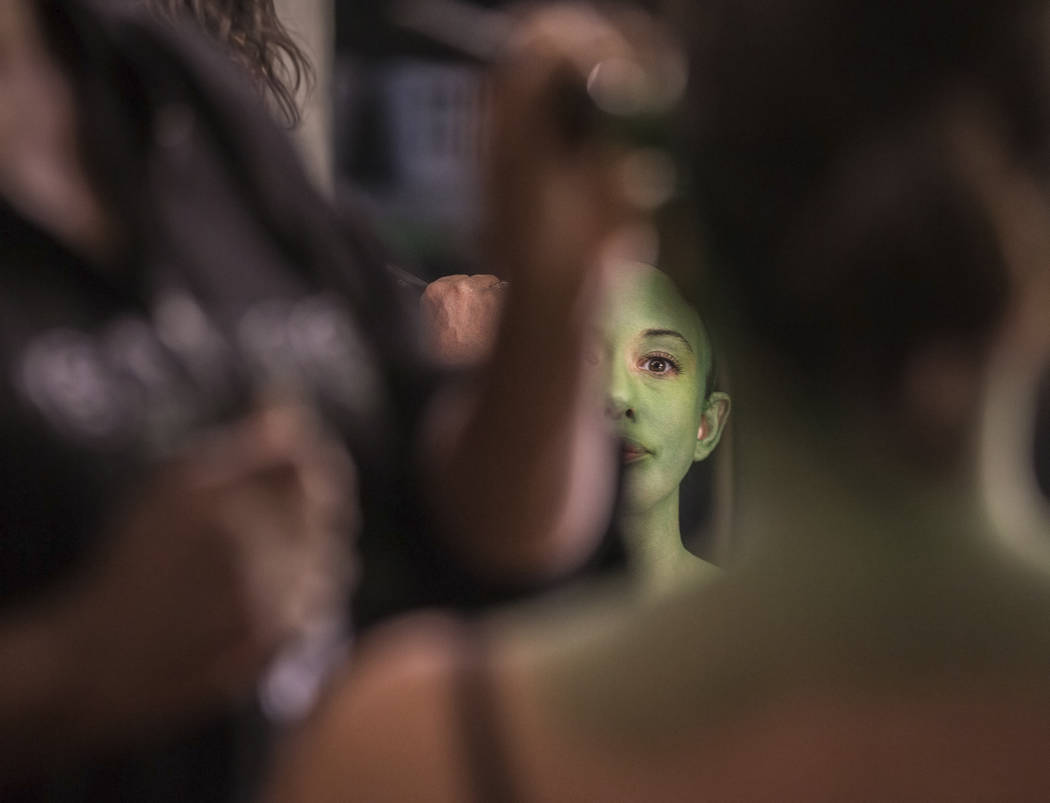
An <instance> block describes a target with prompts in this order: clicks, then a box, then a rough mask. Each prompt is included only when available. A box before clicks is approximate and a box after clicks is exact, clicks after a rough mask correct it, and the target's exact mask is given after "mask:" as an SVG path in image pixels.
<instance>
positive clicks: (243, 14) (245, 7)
mask: <svg viewBox="0 0 1050 803" xmlns="http://www.w3.org/2000/svg"><path fill="white" fill-rule="evenodd" d="M139 2H141V3H142V4H143V5H145V6H146V7H147V8H148V9H149V10H150V11H152V12H153V13H156V14H159V15H161V16H162V17H165V18H167V19H169V20H172V21H176V22H177V21H186V22H189V23H191V24H193V25H195V26H197V27H199V28H200V29H201V30H203V31H204V32H205V33H207V34H208V35H209V36H211V37H212V38H213V39H214V40H215V41H216V42H218V43H220V44H221V45H222V46H224V47H226V48H227V49H228V50H229V52H230V55H231V56H232V57H233V59H234V60H235V61H236V62H237V63H239V64H240V65H241V67H243V68H244V69H245V70H247V72H248V74H249V75H250V76H251V77H252V78H253V79H254V80H255V81H256V82H257V83H258V84H259V86H260V89H262V90H263V91H264V92H265V93H266V94H267V96H268V98H269V100H270V101H271V102H272V103H273V105H274V106H275V107H276V111H277V113H278V116H279V117H280V118H282V119H283V120H285V121H286V122H287V123H288V124H289V125H295V124H297V123H298V122H299V120H300V117H301V115H300V111H299V98H298V94H299V91H300V90H301V89H302V88H303V87H304V86H308V85H309V84H310V82H311V81H312V78H313V68H312V66H311V64H310V61H309V59H308V58H307V57H306V54H305V53H304V52H303V51H302V49H301V48H300V47H299V46H298V45H297V44H296V42H295V40H294V39H293V38H292V36H291V35H290V34H289V33H288V31H287V29H286V28H285V27H284V24H283V23H282V22H281V20H280V18H279V17H278V15H277V10H276V8H275V6H274V0H139Z"/></svg>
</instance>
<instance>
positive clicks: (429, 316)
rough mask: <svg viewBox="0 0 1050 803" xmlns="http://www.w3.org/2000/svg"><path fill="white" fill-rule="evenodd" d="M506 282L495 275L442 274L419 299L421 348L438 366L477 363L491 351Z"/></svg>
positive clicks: (463, 366) (464, 366)
mask: <svg viewBox="0 0 1050 803" xmlns="http://www.w3.org/2000/svg"><path fill="white" fill-rule="evenodd" d="M508 287H509V283H508V282H504V281H502V280H501V279H500V278H499V277H497V276H491V275H488V274H478V275H475V276H465V275H455V276H443V277H442V278H440V279H438V280H437V281H434V282H431V283H430V284H429V285H427V289H426V290H425V291H424V292H423V297H422V299H420V315H421V318H422V321H421V323H422V330H423V338H424V348H425V349H426V351H427V352H428V353H429V354H430V355H431V356H432V357H433V359H434V360H436V361H437V362H438V363H440V364H441V365H445V366H449V367H460V368H466V367H470V366H474V365H477V364H479V363H481V362H482V361H484V359H485V358H486V357H487V356H488V355H489V353H490V352H491V351H492V348H493V346H495V343H496V333H497V331H498V329H499V322H500V313H501V312H502V310H503V303H504V300H505V299H506V295H507V288H508Z"/></svg>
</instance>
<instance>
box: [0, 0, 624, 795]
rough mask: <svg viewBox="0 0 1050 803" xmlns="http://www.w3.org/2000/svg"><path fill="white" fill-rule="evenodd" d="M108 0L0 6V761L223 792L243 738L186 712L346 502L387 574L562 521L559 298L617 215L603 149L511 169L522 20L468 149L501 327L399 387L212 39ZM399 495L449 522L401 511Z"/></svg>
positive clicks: (579, 534) (316, 581) (374, 313)
mask: <svg viewBox="0 0 1050 803" xmlns="http://www.w3.org/2000/svg"><path fill="white" fill-rule="evenodd" d="M127 5H128V4H124V3H115V2H114V3H108V2H91V1H90V0H63V1H62V2H59V1H58V0H12V1H11V2H8V3H5V4H3V6H2V9H0V54H2V59H0V93H2V95H3V97H4V102H3V103H2V104H0V108H4V109H8V110H16V111H17V113H11V114H7V115H4V116H3V118H2V119H0V136H2V138H3V142H4V147H3V148H2V149H0V159H2V163H0V227H2V230H3V237H2V238H0V267H2V281H3V283H4V288H5V289H4V291H3V292H2V293H0V321H2V322H3V323H2V327H0V363H2V365H3V366H4V369H5V371H4V374H3V376H4V382H3V384H2V385H0V403H2V404H3V407H4V416H3V419H2V420H3V428H4V437H3V439H2V443H3V444H4V456H5V460H6V461H7V462H8V464H9V465H10V466H11V467H13V468H12V470H11V471H9V472H7V476H6V479H5V483H3V485H2V486H0V515H2V522H3V538H2V539H0V549H2V550H3V560H2V562H0V565H2V567H3V573H4V582H3V583H2V585H0V588H2V594H3V600H2V601H3V608H2V619H0V734H2V736H3V743H4V745H5V748H4V750H3V751H0V782H4V781H6V780H9V779H12V778H15V779H17V778H19V777H26V776H28V777H36V776H39V774H40V773H41V772H42V771H45V768H48V769H50V774H51V775H52V776H53V777H52V779H51V780H50V781H46V782H42V783H37V784H34V785H33V786H32V788H31V789H28V790H25V792H24V795H25V799H34V800H35V799H47V798H48V797H49V796H50V797H58V798H60V799H63V800H71V799H73V800H76V799H88V800H94V799H104V800H115V799H134V800H152V799H180V800H195V801H205V800H209V799H230V798H234V797H238V796H241V797H243V796H244V795H246V794H250V788H246V787H242V786H241V784H240V781H242V780H243V779H244V777H245V776H250V775H251V774H252V768H253V765H254V762H255V761H256V760H257V752H256V751H255V750H253V749H252V747H251V746H250V745H248V746H243V745H242V746H243V747H244V750H243V754H242V753H238V754H237V755H232V754H231V753H230V752H229V750H228V748H229V747H230V746H231V745H232V744H235V743H236V742H237V740H236V739H231V738H228V737H230V736H231V735H233V734H231V732H230V728H231V727H234V726H233V725H232V724H231V722H230V721H229V720H228V719H224V718H218V720H217V721H216V719H214V718H213V716H214V715H217V714H219V713H222V712H226V711H229V710H230V708H231V706H233V705H243V704H244V703H245V702H246V701H248V700H250V699H251V698H253V697H254V694H255V691H256V683H257V682H258V680H259V678H260V676H261V674H262V671H263V669H264V667H265V666H266V665H267V664H268V662H269V661H270V660H271V658H272V657H273V656H274V655H275V654H276V653H277V652H278V651H279V650H280V649H281V648H282V646H284V645H287V644H289V643H290V642H294V641H295V639H296V638H297V637H299V636H300V635H302V634H303V633H304V632H306V631H309V630H310V629H311V628H312V627H313V626H315V625H316V624H317V623H318V622H319V621H320V622H322V623H323V622H325V621H326V617H327V616H328V615H331V614H332V613H333V612H336V615H337V614H338V611H339V609H340V607H341V597H342V596H343V595H344V594H345V592H346V588H347V578H346V570H347V561H346V558H345V551H346V547H347V539H348V531H349V530H350V529H351V528H352V525H353V523H354V522H357V521H360V522H361V526H362V527H363V531H364V533H366V534H367V533H369V532H370V531H371V532H378V533H380V534H388V535H389V536H390V537H391V538H394V537H400V538H402V539H404V542H405V543H406V544H407V546H405V547H404V549H406V550H409V551H410V553H411V550H415V552H414V553H411V554H414V555H415V558H416V564H417V569H418V570H419V571H420V572H422V571H424V570H425V569H426V561H424V560H423V559H421V558H420V557H419V554H420V553H422V554H423V555H424V556H427V557H433V558H434V559H435V560H440V559H441V558H442V557H443V556H444V555H446V554H454V555H455V558H456V560H457V561H459V562H460V564H461V565H462V566H464V567H466V569H465V570H464V573H463V575H461V576H470V571H471V570H475V569H476V570H477V572H478V574H479V575H481V576H484V577H488V578H495V580H497V581H500V582H504V583H508V584H515V583H525V582H529V581H530V580H531V581H534V580H535V579H536V578H546V577H550V576H551V575H553V574H556V573H557V572H559V571H563V570H565V568H566V567H568V566H571V565H573V564H575V563H576V562H578V561H579V560H581V559H582V556H584V555H586V554H587V553H588V551H589V549H590V548H591V545H592V544H593V542H594V540H595V538H596V537H597V535H598V534H599V533H600V531H601V528H602V525H603V517H605V516H606V514H607V513H606V511H607V507H608V504H607V499H608V497H609V496H611V485H612V474H613V471H612V466H611V462H612V461H611V460H607V459H606V458H607V457H608V455H607V454H606V451H607V449H606V446H607V444H606V439H605V432H604V430H603V429H602V428H601V427H600V426H598V425H595V426H592V427H589V428H588V427H581V426H579V425H578V423H577V419H578V418H579V417H580V416H578V415H577V414H576V413H575V411H576V410H582V409H584V408H585V407H587V404H585V402H586V401H589V400H588V399H585V394H584V392H583V382H582V378H581V377H582V372H581V371H580V370H579V365H580V363H581V361H582V343H583V339H584V332H583V327H582V325H580V324H579V323H578V322H577V321H576V320H575V319H574V318H573V317H571V316H568V315H565V314H564V311H565V310H567V309H573V308H577V307H581V306H582V307H584V308H586V307H588V305H589V304H591V303H593V302H592V301H591V294H590V293H589V292H587V288H588V286H589V277H590V276H592V275H593V272H594V264H595V263H596V252H597V250H598V249H599V247H600V245H601V244H602V242H603V241H604V239H605V237H606V236H607V235H608V234H610V233H611V232H612V231H613V230H614V229H615V228H616V227H617V226H618V225H619V224H620V223H621V222H623V221H624V220H625V219H626V218H628V217H629V213H628V211H627V208H626V205H625V204H621V202H620V201H619V193H618V189H617V186H616V184H615V182H614V181H613V179H612V177H611V176H612V170H611V169H610V168H609V166H608V165H609V162H610V161H611V160H612V156H611V155H610V153H609V152H608V151H607V149H604V148H599V147H589V146H584V147H581V148H578V149H575V150H566V151H565V152H564V153H563V154H562V156H563V158H560V159H558V160H557V163H558V171H557V173H556V175H552V174H551V170H550V169H548V170H547V171H544V170H539V171H537V170H536V167H537V164H538V163H539V162H538V161H537V159H535V158H533V157H532V156H531V154H532V153H533V152H534V147H537V146H538V145H539V143H532V142H529V141H526V140H521V139H520V135H521V133H522V132H523V131H524V127H523V126H521V125H518V124H517V123H518V122H520V120H515V119H514V115H515V114H518V115H523V114H526V113H527V110H528V111H531V110H532V109H534V108H535V107H536V105H537V104H536V100H535V97H536V94H537V93H539V92H540V91H541V90H543V89H544V88H545V87H546V86H547V82H546V81H545V80H544V77H543V76H542V75H537V74H536V73H534V72H532V71H530V70H528V69H525V67H527V66H528V58H529V56H528V53H529V51H528V49H527V48H526V49H525V50H523V51H521V53H522V59H523V62H524V63H523V64H522V67H523V69H522V70H520V71H519V70H517V69H511V70H508V71H507V72H508V76H515V75H517V76H519V78H518V80H517V82H516V83H513V84H512V85H510V86H509V87H508V94H507V96H506V97H507V102H508V105H507V113H508V125H507V126H505V127H504V129H503V135H504V139H503V140H501V143H500V144H501V147H497V148H495V149H494V153H495V157H494V158H499V159H500V160H501V167H502V170H501V171H500V175H501V176H503V177H506V179H507V182H508V183H507V184H505V185H502V184H498V183H497V185H495V186H494V187H493V203H492V204H491V219H490V228H491V230H492V242H493V243H495V244H498V249H497V248H496V247H495V246H494V253H498V254H500V255H502V259H503V261H504V262H505V263H506V264H507V265H508V269H509V270H511V272H512V273H513V275H514V277H515V286H516V292H515V294H514V300H512V301H511V302H510V303H509V304H508V308H507V314H506V316H505V320H504V326H503V329H502V330H501V334H500V339H499V344H498V345H497V353H499V354H500V355H501V359H500V360H499V361H497V362H495V363H494V365H493V368H492V370H491V371H489V372H487V373H486V375H485V377H484V381H483V383H482V387H481V388H480V390H479V391H478V393H477V395H476V396H473V397H471V399H470V401H469V402H462V401H461V402H460V403H459V404H457V403H455V402H451V401H446V402H444V403H442V402H440V401H436V402H434V403H433V404H428V402H429V400H430V398H431V395H432V394H430V393H429V391H428V390H427V388H426V387H425V385H426V369H425V367H424V366H422V365H421V364H420V362H419V361H418V358H417V356H416V354H415V350H414V343H415V338H414V336H413V333H412V332H411V331H410V330H409V328H408V327H405V326H404V325H403V321H404V320H405V318H404V316H403V315H402V312H401V310H400V307H399V304H398V302H397V299H396V292H395V291H394V289H393V288H391V287H390V286H389V281H388V279H387V275H386V273H385V272H384V270H383V262H382V258H381V256H380V255H379V254H378V252H377V251H376V250H375V249H374V248H373V246H372V243H371V240H370V239H369V237H368V236H367V234H365V233H364V232H362V231H361V229H360V227H359V226H355V225H354V221H352V220H350V221H347V220H345V219H342V218H339V217H338V216H337V215H335V214H334V213H333V212H332V211H331V210H330V209H329V207H328V206H327V205H326V204H325V203H324V202H323V201H321V200H320V199H319V198H318V196H317V195H316V194H315V192H314V191H313V189H312V188H311V187H310V185H309V183H308V182H307V180H306V178H305V177H304V175H303V173H302V171H301V168H300V166H299V164H298V163H297V161H296V160H295V158H294V155H293V153H292V151H291V148H290V146H289V144H288V143H287V141H286V139H285V137H284V136H283V134H282V132H280V131H279V130H277V129H276V127H275V126H274V125H273V124H272V122H271V121H270V120H269V119H268V117H267V114H266V113H265V112H264V111H263V110H262V108H261V105H260V104H259V103H258V100H257V98H256V97H255V96H253V95H252V94H251V93H249V92H246V91H245V89H244V87H243V86H242V83H243V82H242V81H240V80H239V79H237V78H236V77H235V76H234V75H233V74H232V73H231V72H230V71H229V70H228V69H227V67H228V61H227V60H226V59H224V57H223V56H222V55H221V54H218V53H215V52H214V51H213V50H212V49H211V48H210V47H207V46H206V45H205V44H204V43H203V42H202V41H201V40H200V39H199V38H198V37H196V36H194V35H193V33H192V32H191V31H190V30H188V29H185V28H180V29H178V30H172V29H171V28H170V27H168V26H162V25H159V24H156V23H155V22H152V21H150V20H148V19H146V18H144V17H142V16H139V15H137V14H134V13H131V12H128V11H126V10H125V7H126V6H127ZM131 5H135V4H131ZM588 30H589V31H593V30H594V29H592V28H590V27H588ZM597 39H598V41H597V42H594V41H590V42H589V45H588V46H589V47H590V48H594V49H597V51H599V52H603V53H608V52H610V51H612V52H615V51H616V49H617V48H622V47H623V46H624V45H623V43H622V42H621V41H620V40H618V39H617V37H616V36H615V35H613V32H611V31H609V30H606V31H605V32H604V33H603V32H599V34H598V36H597ZM542 63H545V62H541V66H542ZM537 79H539V80H538V83H536V84H534V83H533V81H536V80H537ZM547 164H548V165H553V162H552V161H549V162H547ZM511 190H512V191H511ZM577 207H579V208H583V209H585V210H587V213H586V214H583V215H579V214H576V215H574V216H573V218H572V220H571V225H570V222H569V221H568V220H567V219H566V217H565V215H564V211H565V210H566V209H576V208H577ZM540 233H542V236H534V235H538V234H540ZM550 241H558V242H560V243H561V244H562V247H561V248H559V249H557V250H555V251H550V250H544V247H543V244H545V243H547V242H550ZM503 249H506V250H505V251H504V250H503ZM555 351H557V353H559V355H560V358H559V359H557V360H552V359H550V358H549V357H550V355H551V354H552V353H555ZM521 387H529V388H531V389H532V392H531V393H530V394H523V393H521V392H520V388H521ZM424 408H426V412H425V413H424ZM450 418H451V419H455V426H451V427H450V426H448V425H446V422H447V420H448V419H450ZM430 433H433V434H430ZM343 446H348V447H349V451H350V452H351V454H352V459H353V462H354V464H355V465H356V466H357V472H356V476H357V479H358V485H359V487H360V494H359V497H358V496H357V495H355V493H354V488H353V482H352V475H353V474H352V472H351V470H350V468H349V463H348V461H347V458H346V454H345V453H344V452H343V450H342V449H343ZM507 454H512V455H514V458H515V459H514V460H513V461H511V462H508V461H506V460H505V456H506V455H507ZM358 499H359V502H358V501H356V500H358ZM428 511H432V512H433V516H431V515H430V513H429V512H428ZM432 518H433V519H440V520H441V521H442V522H443V524H442V525H434V526H439V527H444V528H447V529H448V530H449V531H452V532H454V533H455V534H456V537H455V538H451V537H450V538H449V539H447V541H441V540H440V539H439V538H438V537H436V536H435V537H434V538H433V539H431V540H430V541H427V540H426V539H424V538H422V537H420V533H421V531H423V530H424V529H426V527H427V525H428V523H429V522H430V521H431V519H432ZM497 536H498V537H497ZM428 544H430V545H431V546H430V548H429V551H428V547H427V545H428ZM444 544H447V547H445V546H443V545H444ZM395 546H396V545H395ZM395 551H396V550H395ZM438 565H441V564H438ZM382 580H383V575H382V573H381V572H380V573H379V576H378V578H377V582H378V583H379V585H380V587H381V586H382ZM448 582H449V583H451V582H453V581H451V580H450V581H448ZM395 596H396V594H395ZM395 602H397V600H395ZM390 604H395V603H390ZM381 608H382V605H381V604H378V603H377V604H376V605H375V606H374V607H373V611H372V613H373V615H374V614H375V611H376V610H378V609H381ZM293 696H294V695H293ZM194 728H197V730H193V729H194ZM191 731H193V732H192V733H191ZM207 735H210V736H211V737H214V738H204V737H205V736H207ZM189 737H192V738H189ZM217 745H221V749H220V748H218V747H217ZM91 756H98V757H99V758H98V759H97V760H95V761H94V763H93V766H92V767H91V769H90V771H89V772H85V773H83V774H81V775H78V776H72V777H71V776H68V775H66V774H64V773H63V772H62V770H64V769H65V768H66V767H69V766H73V765H75V764H76V763H77V762H81V761H83V760H84V759H85V757H91ZM240 764H243V765H244V766H239V765H240ZM238 773H241V774H240V775H239V774H238ZM12 794H13V793H12ZM5 795H6V792H5Z"/></svg>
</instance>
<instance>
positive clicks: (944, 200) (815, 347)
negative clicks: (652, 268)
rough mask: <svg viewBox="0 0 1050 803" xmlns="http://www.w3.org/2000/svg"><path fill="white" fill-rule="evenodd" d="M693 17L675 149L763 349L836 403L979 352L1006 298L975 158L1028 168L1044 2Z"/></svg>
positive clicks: (844, 4)
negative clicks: (689, 165) (909, 371)
mask: <svg viewBox="0 0 1050 803" xmlns="http://www.w3.org/2000/svg"><path fill="white" fill-rule="evenodd" d="M697 7H698V10H696V11H694V13H693V14H692V15H691V20H690V27H691V29H692V36H691V43H690V44H691V51H692V58H693V68H694V75H693V80H692V90H691V92H692V94H691V97H690V115H691V117H690V120H689V143H688V144H689V147H690V149H691V156H692V158H693V159H694V163H695V168H696V171H695V176H696V185H697V190H698V193H699V196H700V202H701V205H702V210H703V214H704V216H705V223H706V225H707V227H708V232H707V234H708V239H709V245H710V246H711V248H712V256H713V258H714V260H715V261H716V263H717V264H718V265H719V266H720V267H722V268H724V270H722V272H721V275H722V278H724V279H725V280H726V284H727V285H728V287H729V289H730V291H731V298H733V300H734V301H735V303H736V305H737V307H738V309H739V310H740V311H741V313H742V315H743V318H744V321H745V324H746V325H747V326H748V327H749V329H750V330H751V331H753V332H754V333H755V334H756V335H757V336H758V339H759V342H760V343H761V344H762V346H764V347H765V348H767V349H769V350H771V351H772V352H774V354H775V357H776V359H777V360H778V362H780V363H781V364H784V365H786V366H788V370H790V371H792V373H793V374H794V375H795V376H797V377H800V378H801V379H802V380H803V381H804V382H806V383H807V384H808V386H810V387H812V388H815V389H816V390H818V391H820V392H824V393H830V394H832V395H835V396H836V397H838V398H840V399H842V398H845V400H847V401H850V402H852V401H860V400H865V401H871V402H878V403H881V402H883V401H885V400H887V399H889V398H890V397H892V396H893V395H894V394H898V393H899V392H900V391H901V385H902V383H904V382H905V381H906V380H905V377H904V376H903V371H904V366H906V365H907V364H908V360H909V359H910V358H912V357H914V356H915V355H916V354H917V353H918V352H920V351H922V350H923V349H926V348H928V347H930V346H931V345H937V344H945V345H947V346H948V347H949V349H954V350H956V351H960V352H968V353H970V354H971V355H976V354H979V353H980V350H981V349H982V347H983V345H984V344H985V343H986V341H987V339H988V338H989V336H990V335H991V333H992V332H993V331H994V329H995V326H996V324H997V323H998V321H999V319H1000V318H1001V316H1002V314H1003V312H1004V310H1005V308H1006V304H1007V301H1008V294H1009V289H1010V288H1009V276H1008V271H1007V265H1006V262H1005V257H1004V253H1003V245H1002V242H1001V238H1000V235H999V232H998V231H997V229H996V225H995V222H994V220H995V213H994V210H992V209H991V208H990V206H991V204H993V201H992V199H991V198H990V197H989V195H988V193H987V191H986V190H987V187H985V186H983V185H982V182H981V181H980V176H979V175H978V174H977V173H978V172H979V171H976V170H975V169H973V168H974V163H975V158H976V160H977V161H980V158H981V154H976V157H975V153H974V151H975V148H976V150H980V149H981V148H982V147H985V146H987V145H988V144H989V143H991V146H992V147H991V149H992V150H995V151H997V152H999V153H1001V154H1005V157H1006V158H1005V161H1007V162H1010V163H1011V164H1014V165H1019V166H1021V167H1022V169H1023V170H1027V171H1029V172H1030V171H1032V170H1038V169H1039V162H1040V160H1041V159H1042V156H1043V154H1042V152H1041V151H1042V148H1043V147H1044V143H1045V141H1046V136H1045V135H1046V131H1047V126H1046V121H1047V115H1046V111H1047V109H1046V105H1045V100H1044V95H1045V92H1044V91H1043V90H1044V85H1043V67H1044V63H1043V54H1042V49H1043V47H1042V46H1043V42H1042V34H1043V30H1044V26H1043V22H1044V18H1045V16H1046V13H1045V12H1046V8H1047V4H1046V3H1045V2H1040V1H1037V0H1005V2H1001V3H999V2H997V3H988V2H982V0H930V1H929V2H923V3H912V2H905V1H904V0H879V1H878V2H875V1H873V0H795V1H794V2H789V1H788V0H709V2H705V3H703V4H698V6H697ZM981 137H983V138H984V139H983V140H982V141H981V142H980V143H979V144H978V145H976V146H975V145H974V143H976V142H977V141H978V139H980V138H981ZM975 362H977V361H976V360H975Z"/></svg>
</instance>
